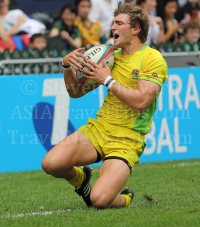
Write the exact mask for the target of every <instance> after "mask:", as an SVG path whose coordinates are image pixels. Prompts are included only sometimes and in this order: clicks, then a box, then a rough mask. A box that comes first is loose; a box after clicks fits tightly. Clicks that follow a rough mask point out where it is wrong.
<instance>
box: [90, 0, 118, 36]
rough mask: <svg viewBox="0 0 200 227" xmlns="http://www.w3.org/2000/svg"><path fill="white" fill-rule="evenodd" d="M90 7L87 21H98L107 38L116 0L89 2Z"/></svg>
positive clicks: (94, 0)
mask: <svg viewBox="0 0 200 227" xmlns="http://www.w3.org/2000/svg"><path fill="white" fill-rule="evenodd" d="M91 5H92V6H91V10H90V14H89V19H90V20H91V21H92V22H95V21H99V22H100V24H101V27H102V30H103V33H105V34H106V37H107V38H108V37H109V36H110V30H111V25H112V21H113V19H114V10H115V9H116V7H117V5H118V3H117V0H104V1H100V0H91Z"/></svg>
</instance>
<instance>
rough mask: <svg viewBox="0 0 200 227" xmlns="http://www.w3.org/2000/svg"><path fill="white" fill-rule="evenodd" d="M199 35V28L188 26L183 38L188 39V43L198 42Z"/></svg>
mask: <svg viewBox="0 0 200 227" xmlns="http://www.w3.org/2000/svg"><path fill="white" fill-rule="evenodd" d="M199 37H200V35H199V29H198V28H197V29H191V28H189V29H188V30H187V33H186V34H185V39H186V40H187V41H189V42H190V43H195V42H198V40H199Z"/></svg>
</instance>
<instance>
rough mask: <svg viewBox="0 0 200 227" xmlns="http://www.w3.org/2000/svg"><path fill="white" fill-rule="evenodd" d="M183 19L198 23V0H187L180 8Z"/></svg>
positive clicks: (199, 9)
mask: <svg viewBox="0 0 200 227" xmlns="http://www.w3.org/2000/svg"><path fill="white" fill-rule="evenodd" d="M182 10H183V15H184V21H186V22H188V21H190V20H193V21H196V22H198V23H199V24H200V6H199V4H198V0H189V1H188V2H187V3H186V4H185V5H184V6H183V8H182Z"/></svg>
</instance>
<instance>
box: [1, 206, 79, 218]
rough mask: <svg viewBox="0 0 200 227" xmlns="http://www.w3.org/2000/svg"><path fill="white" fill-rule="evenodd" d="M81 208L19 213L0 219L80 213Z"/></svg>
mask: <svg viewBox="0 0 200 227" xmlns="http://www.w3.org/2000/svg"><path fill="white" fill-rule="evenodd" d="M81 210H82V208H79V209H78V208H77V209H66V210H52V211H43V212H31V213H26V214H23V213H20V214H14V215H10V214H8V215H7V216H0V218H21V217H27V216H37V215H42V216H46V215H52V214H56V213H57V214H58V213H65V212H71V211H81Z"/></svg>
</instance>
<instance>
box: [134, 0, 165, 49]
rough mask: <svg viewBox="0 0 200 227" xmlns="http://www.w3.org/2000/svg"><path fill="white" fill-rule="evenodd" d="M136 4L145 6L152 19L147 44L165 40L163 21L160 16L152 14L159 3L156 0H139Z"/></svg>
mask: <svg viewBox="0 0 200 227" xmlns="http://www.w3.org/2000/svg"><path fill="white" fill-rule="evenodd" d="M136 4H137V5H139V6H142V7H143V8H145V10H146V11H147V13H148V15H149V19H150V26H149V32H148V36H147V41H146V43H145V44H147V45H150V44H151V43H161V42H164V41H165V37H164V25H163V21H162V19H161V18H160V17H155V16H152V15H151V12H152V11H153V10H154V8H155V6H156V5H157V3H156V0H137V1H136Z"/></svg>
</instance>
